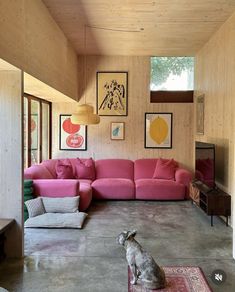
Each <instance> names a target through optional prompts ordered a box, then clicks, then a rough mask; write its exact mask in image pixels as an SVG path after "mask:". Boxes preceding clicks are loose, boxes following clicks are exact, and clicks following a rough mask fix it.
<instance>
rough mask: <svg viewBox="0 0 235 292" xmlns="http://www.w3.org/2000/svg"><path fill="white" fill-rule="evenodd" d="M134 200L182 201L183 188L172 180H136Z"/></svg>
mask: <svg viewBox="0 0 235 292" xmlns="http://www.w3.org/2000/svg"><path fill="white" fill-rule="evenodd" d="M135 184H136V199H141V200H183V199H184V198H185V188H186V187H185V186H184V185H183V184H179V183H177V182H175V181H172V180H161V179H138V180H136V181H135Z"/></svg>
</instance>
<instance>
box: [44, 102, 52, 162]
mask: <svg viewBox="0 0 235 292" xmlns="http://www.w3.org/2000/svg"><path fill="white" fill-rule="evenodd" d="M49 158H50V105H49V104H46V103H42V160H46V159H49Z"/></svg>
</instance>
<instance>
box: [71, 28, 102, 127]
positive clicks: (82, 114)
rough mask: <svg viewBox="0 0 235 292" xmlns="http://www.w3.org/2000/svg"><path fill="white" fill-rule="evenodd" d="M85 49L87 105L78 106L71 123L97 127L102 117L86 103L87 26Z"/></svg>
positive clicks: (85, 65)
mask: <svg viewBox="0 0 235 292" xmlns="http://www.w3.org/2000/svg"><path fill="white" fill-rule="evenodd" d="M84 48H85V62H84V77H85V90H84V100H85V103H84V104H81V105H78V106H77V111H76V112H75V113H73V114H72V116H71V122H72V124H79V125H95V124H99V122H100V117H99V116H98V115H97V114H95V113H94V108H93V106H92V105H89V104H87V103H86V93H85V92H86V87H87V78H86V75H87V74H86V69H87V68H86V67H87V64H86V25H85V26H84Z"/></svg>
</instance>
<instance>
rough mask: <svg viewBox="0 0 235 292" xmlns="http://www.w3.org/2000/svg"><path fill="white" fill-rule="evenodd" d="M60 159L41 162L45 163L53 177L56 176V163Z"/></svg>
mask: <svg viewBox="0 0 235 292" xmlns="http://www.w3.org/2000/svg"><path fill="white" fill-rule="evenodd" d="M57 161H58V159H49V160H44V161H43V162H42V163H41V164H42V165H44V166H45V167H46V168H47V169H48V171H49V172H50V173H51V175H52V176H53V178H56V176H57V175H56V163H57Z"/></svg>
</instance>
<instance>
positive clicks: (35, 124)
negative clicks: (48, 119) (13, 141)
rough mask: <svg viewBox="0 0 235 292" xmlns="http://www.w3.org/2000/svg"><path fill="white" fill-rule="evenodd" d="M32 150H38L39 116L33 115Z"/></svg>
mask: <svg viewBox="0 0 235 292" xmlns="http://www.w3.org/2000/svg"><path fill="white" fill-rule="evenodd" d="M30 130H31V133H30V139H31V150H38V134H39V133H38V115H37V114H31V129H30Z"/></svg>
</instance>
